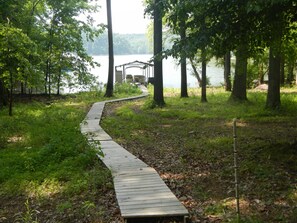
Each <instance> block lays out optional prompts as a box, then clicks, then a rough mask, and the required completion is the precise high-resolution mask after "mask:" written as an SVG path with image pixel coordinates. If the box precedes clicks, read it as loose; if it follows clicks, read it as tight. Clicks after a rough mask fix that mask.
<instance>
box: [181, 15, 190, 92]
mask: <svg viewBox="0 0 297 223" xmlns="http://www.w3.org/2000/svg"><path fill="white" fill-rule="evenodd" d="M185 38H186V25H185V21H184V20H183V19H182V21H181V25H180V39H181V41H184V40H185ZM180 68H181V87H180V88H181V92H180V96H181V98H187V97H189V96H188V83H187V59H186V55H185V53H184V52H182V55H181V63H180Z"/></svg>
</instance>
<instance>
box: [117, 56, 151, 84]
mask: <svg viewBox="0 0 297 223" xmlns="http://www.w3.org/2000/svg"><path fill="white" fill-rule="evenodd" d="M131 68H138V69H140V70H141V71H142V74H133V73H129V72H127V70H128V69H131ZM115 75H116V77H115V80H116V82H117V83H123V82H127V83H140V84H144V85H146V84H148V83H153V78H154V64H152V63H148V62H142V61H138V60H135V61H133V62H129V63H125V64H121V65H117V66H115Z"/></svg>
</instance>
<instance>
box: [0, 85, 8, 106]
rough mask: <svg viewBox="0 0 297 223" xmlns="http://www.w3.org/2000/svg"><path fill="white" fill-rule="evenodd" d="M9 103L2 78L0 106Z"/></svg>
mask: <svg viewBox="0 0 297 223" xmlns="http://www.w3.org/2000/svg"><path fill="white" fill-rule="evenodd" d="M6 105H7V94H6V89H5V87H4V83H3V81H2V80H1V79H0V108H1V107H2V106H3V107H4V106H6Z"/></svg>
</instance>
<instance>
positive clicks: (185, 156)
mask: <svg viewBox="0 0 297 223" xmlns="http://www.w3.org/2000/svg"><path fill="white" fill-rule="evenodd" d="M195 91H197V90H194V89H191V91H190V92H189V93H190V97H189V98H180V97H179V93H180V92H179V90H178V89H177V90H173V89H170V90H168V89H166V90H165V100H166V106H165V107H164V108H155V109H151V105H152V101H153V100H152V98H149V99H147V100H140V101H135V102H126V103H122V104H119V105H118V106H117V107H116V108H115V107H114V106H112V108H113V111H109V114H110V115H109V116H108V117H105V119H104V120H103V122H102V126H103V128H104V129H106V130H107V131H108V132H109V134H110V135H112V137H113V138H115V139H116V141H118V142H119V143H121V144H123V145H125V148H128V150H130V151H131V152H133V153H134V154H136V155H138V156H139V157H141V159H143V160H144V161H145V162H146V163H148V165H150V166H153V167H155V168H156V169H157V170H158V171H159V173H160V174H161V176H162V177H163V178H164V180H165V182H166V183H167V184H168V185H169V186H170V188H171V189H172V190H173V191H174V193H175V194H176V195H177V196H178V197H179V198H180V199H181V200H183V201H184V204H185V205H186V207H187V208H188V209H189V211H190V213H191V218H192V219H193V220H194V219H200V220H203V219H204V220H205V219H207V222H208V221H214V220H217V221H218V222H229V221H231V222H236V221H235V220H234V219H236V215H235V198H234V197H235V195H234V176H233V171H234V170H233V132H232V120H233V118H238V150H239V165H240V169H239V178H240V203H241V212H242V222H295V221H296V219H297V215H296V207H297V196H296V190H297V188H296V186H297V185H296V172H297V150H296V149H297V141H296V137H297V124H296V123H297V118H296V110H297V103H296V102H297V96H296V92H297V89H296V88H291V89H282V96H281V97H282V101H283V106H282V108H281V109H279V110H275V111H271V110H267V109H265V97H266V93H263V92H257V91H248V98H249V101H246V102H245V103H236V102H232V101H229V100H228V99H229V96H230V93H227V92H224V91H223V89H221V88H219V89H218V88H209V89H208V94H209V97H208V99H209V102H208V103H200V95H197V93H196V92H195ZM110 109H111V108H110Z"/></svg>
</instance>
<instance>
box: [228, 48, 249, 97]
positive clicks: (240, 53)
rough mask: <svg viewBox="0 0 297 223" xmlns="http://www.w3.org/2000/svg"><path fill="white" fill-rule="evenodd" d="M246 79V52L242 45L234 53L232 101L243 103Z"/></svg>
mask: <svg viewBox="0 0 297 223" xmlns="http://www.w3.org/2000/svg"><path fill="white" fill-rule="evenodd" d="M246 78H247V51H246V48H245V46H244V45H241V46H239V47H238V49H237V52H236V65H235V76H234V83H233V90H232V93H231V99H232V100H239V101H245V100H247V95H246Z"/></svg>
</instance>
